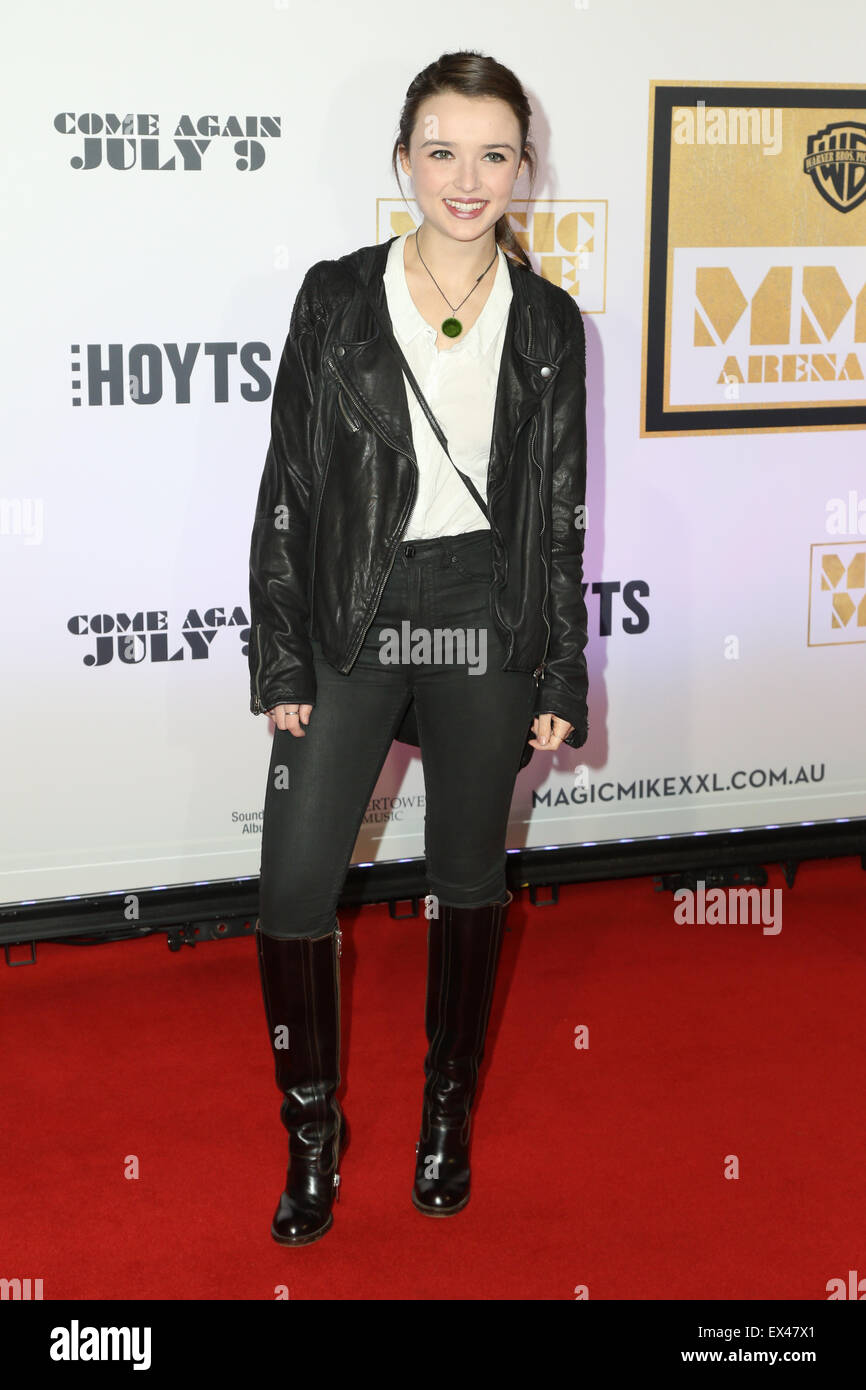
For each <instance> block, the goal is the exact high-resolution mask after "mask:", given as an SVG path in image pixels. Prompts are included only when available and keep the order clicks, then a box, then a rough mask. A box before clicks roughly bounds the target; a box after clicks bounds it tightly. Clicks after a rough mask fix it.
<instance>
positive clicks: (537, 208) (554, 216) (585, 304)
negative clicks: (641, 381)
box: [376, 198, 607, 314]
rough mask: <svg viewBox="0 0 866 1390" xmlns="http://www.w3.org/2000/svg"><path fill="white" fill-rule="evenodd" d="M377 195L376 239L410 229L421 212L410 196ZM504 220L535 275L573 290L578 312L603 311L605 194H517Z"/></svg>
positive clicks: (598, 312)
mask: <svg viewBox="0 0 866 1390" xmlns="http://www.w3.org/2000/svg"><path fill="white" fill-rule="evenodd" d="M408 202H409V209H410V210H409V211H408V212H407V210H406V204H405V203H404V202H403V200H402V199H401V198H378V199H377V200H376V208H377V225H376V232H377V237H376V239H377V241H379V242H383V241H388V239H389V238H390V237H393V236H402V235H403V233H404V232H411V231H412V230H413V229H414V228H415V227H417V226H419V225H420V223H421V220H422V219H421V212H420V209H419V208H418V207H417V206H416V204H415V203H414V201H413V200H411V199H409V200H408ZM508 220H509V222H510V224H511V229H512V231H513V232H514V235H515V236H516V238H517V240H518V241H519V242H520V245H521V246H522V247H523V249H524V251H525V252H526V254H527V255H528V256H529V259H530V260H531V261H532V264H533V265H534V267H535V269H536V270H537V271H538V273H539V275H542V276H543V277H544V279H545V280H550V281H551V282H552V283H553V284H554V285H559V286H560V288H561V289H564V290H567V292H568V293H569V294H572V295H574V297H575V299H577V301H578V303H579V304H580V310H581V313H584V314H603V313H604V308H605V293H606V284H607V199H606V198H605V199H596V200H592V199H591V200H584V199H573V198H542V199H538V198H534V199H531V200H530V199H528V198H525V199H519V198H518V199H515V200H514V202H513V203H512V204H511V206H510V207H509V209H508Z"/></svg>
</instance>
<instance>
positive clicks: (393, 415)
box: [325, 236, 558, 483]
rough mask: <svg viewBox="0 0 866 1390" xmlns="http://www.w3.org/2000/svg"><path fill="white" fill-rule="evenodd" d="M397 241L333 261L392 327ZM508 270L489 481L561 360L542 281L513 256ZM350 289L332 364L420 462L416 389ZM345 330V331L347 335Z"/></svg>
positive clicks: (385, 431) (378, 424) (374, 420)
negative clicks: (411, 394)
mask: <svg viewBox="0 0 866 1390" xmlns="http://www.w3.org/2000/svg"><path fill="white" fill-rule="evenodd" d="M397 239H398V238H397V236H393V237H389V239H388V240H387V241H383V242H380V243H377V244H376V245H373V246H362V247H360V248H359V249H358V250H356V251H351V252H349V253H348V254H347V255H345V256H341V257H340V258H339V259H338V260H336V261H334V262H331V264H332V265H335V266H337V267H341V268H342V267H343V265H344V264H345V265H346V266H347V268H348V269H350V270H351V271H352V272H353V273H354V275H355V276H357V278H358V279H359V280H360V281H361V282H362V284H364V285H365V286H366V288H367V292H368V293H369V294H370V295H371V297H373V298H374V299H375V301H376V304H377V306H378V308H379V310H380V312H381V313H382V314H383V316H384V318H385V321H386V322H388V323H391V322H392V320H391V316H390V313H389V311H388V303H387V298H386V295H385V283H384V274H385V267H386V264H387V260H388V253H389V251H390V249H391V246H392V245H393V243H394V242H395V241H397ZM506 265H507V268H508V273H509V275H510V277H511V291H512V294H511V304H510V307H509V311H508V319H507V322H506V328H505V339H504V342H503V347H502V360H501V364H500V370H499V383H498V388H497V393H496V404H495V407H494V413H493V431H492V438H491V451H490V465H489V471H488V483H492V482H493V480H494V479H495V477H496V476H497V473H498V471H499V470H500V469H501V468H504V466H505V465H506V464H507V462H508V460H509V458H510V457H511V452H512V447H513V443H514V439H515V437H516V435H517V433H518V431H519V430H520V429H521V428H522V427H523V426H524V425H525V423H526V422H527V420H529V419H530V417H531V416H532V415H533V414H534V413H535V411H536V410H537V409H538V407H539V405H540V403H541V400H542V398H543V397H544V396H545V395H546V393H547V392H548V391H549V390H550V388H551V386H552V385H553V383H554V381H555V380H556V377H557V374H558V367H557V365H556V363H555V362H554V361H553V360H552V359H551V358H549V357H546V356H544V347H545V343H546V337H547V335H546V333H545V331H544V322H543V320H544V312H543V310H544V306H543V301H542V300H541V298H540V296H539V295H538V293H537V292H536V288H535V285H534V284H532V283H530V282H532V281H534V280H535V279H536V278H537V277H536V275H535V274H534V272H532V271H527V270H526V269H524V268H523V267H522V266H518V265H516V264H515V263H514V262H513V261H512V260H511V258H510V257H507V256H506ZM349 284H350V285H351V289H352V294H351V298H350V300H349V304H348V306H347V317H346V318H345V320H344V321H340V320H339V319H338V320H337V322H336V324H335V326H334V327H335V331H334V333H333V335H329V344H330V346H329V350H328V352H327V355H326V363H325V365H326V366H327V367H328V368H329V370H331V371H332V372H333V373H334V374H335V375H336V376H338V377H342V378H343V379H344V380H345V381H346V383H347V385H348V387H349V389H350V391H352V392H353V393H354V394H355V396H356V398H357V399H358V400H359V402H360V403H361V405H362V407H363V410H364V413H365V414H366V416H367V417H368V419H369V421H370V423H371V424H372V425H373V427H374V428H375V429H376V431H377V433H379V434H380V435H381V436H382V437H383V438H384V439H385V440H386V441H387V442H388V443H390V444H391V445H393V446H395V447H396V448H397V449H398V450H399V451H400V452H401V453H403V454H406V455H407V456H408V457H409V458H411V459H413V460H415V461H416V463H417V459H415V450H414V447H413V442H412V425H411V420H410V417H409V405H408V401H407V398H406V392H407V391H410V390H411V389H412V388H411V386H409V384H408V382H404V379H403V374H402V372H401V370H400V364H399V362H398V360H397V357H396V356H395V354H394V351H393V349H392V348H391V346H390V344H389V343H388V342H387V341H386V339H385V338H384V337H383V335H382V333H381V331H380V329H379V325H378V323H377V321H376V317H375V315H374V314H373V312H372V310H371V309H369V308H368V307H367V306H366V305H365V304H364V301H363V296H362V295H361V294H360V293H359V290H358V286H357V284H356V283H355V282H354V280H353V279H352V278H351V277H350V278H349ZM343 328H345V330H346V332H345V333H343V332H341V329H343ZM449 443H450V441H449ZM451 452H452V457H453V450H452V451H451Z"/></svg>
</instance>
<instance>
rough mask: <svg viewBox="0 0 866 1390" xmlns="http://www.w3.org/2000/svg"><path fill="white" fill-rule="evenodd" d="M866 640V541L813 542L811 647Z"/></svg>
mask: <svg viewBox="0 0 866 1390" xmlns="http://www.w3.org/2000/svg"><path fill="white" fill-rule="evenodd" d="M853 642H866V543H864V542H863V541H862V540H860V541H841V542H840V541H835V542H830V543H829V544H823V545H813V546H812V555H811V565H810V576H809V636H808V644H809V646H810V647H830V646H847V645H849V644H850V643H853Z"/></svg>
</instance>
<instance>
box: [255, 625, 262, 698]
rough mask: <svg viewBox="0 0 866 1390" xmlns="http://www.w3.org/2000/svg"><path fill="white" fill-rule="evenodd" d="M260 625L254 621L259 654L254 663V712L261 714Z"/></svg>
mask: <svg viewBox="0 0 866 1390" xmlns="http://www.w3.org/2000/svg"><path fill="white" fill-rule="evenodd" d="M261 626H262V625H261V623H256V625H255V629H254V631H255V634H256V651H257V652H258V654H259V659H258V662H257V664H256V714H261V712H262V687H261V675H262V638H261Z"/></svg>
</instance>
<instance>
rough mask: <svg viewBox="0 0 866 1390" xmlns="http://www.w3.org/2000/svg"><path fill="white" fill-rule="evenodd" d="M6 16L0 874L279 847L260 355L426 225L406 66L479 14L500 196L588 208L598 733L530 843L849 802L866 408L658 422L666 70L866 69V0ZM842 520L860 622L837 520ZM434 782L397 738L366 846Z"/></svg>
mask: <svg viewBox="0 0 866 1390" xmlns="http://www.w3.org/2000/svg"><path fill="white" fill-rule="evenodd" d="M9 29H11V31H12V32H11V36H10V41H9V42H8V44H7V46H6V68H7V72H6V80H5V82H4V83H3V90H2V102H3V106H4V130H5V133H6V139H5V141H4V162H5V167H6V199H5V215H4V218H3V230H4V237H5V242H6V246H5V255H4V257H3V273H4V279H5V286H4V288H5V303H6V313H5V322H6V332H5V333H4V334H3V336H2V344H0V351H2V373H3V383H4V388H5V389H4V436H5V438H4V448H3V454H2V485H0V503H2V527H0V559H2V608H0V624H2V630H0V641H2V651H3V669H4V680H3V703H4V712H3V732H2V737H3V748H2V771H3V784H4V785H3V816H4V826H3V835H2V846H0V854H2V860H0V870H2V878H0V900H2V901H3V902H5V903H13V902H17V901H19V900H22V899H41V898H54V897H60V896H63V895H66V894H80V893H97V892H106V891H118V890H124V891H125V890H134V889H137V888H145V887H148V886H151V885H164V884H183V883H193V882H198V881H202V880H214V879H229V878H235V877H238V876H243V875H246V874H251V875H255V874H257V873H258V868H259V853H260V815H261V808H262V805H263V801H264V787H265V777H266V774H267V766H268V757H269V751H270V738H271V736H272V733H271V725H270V723H269V721H268V720H267V719H264V718H254V717H253V716H252V715H251V714H250V713H249V682H248V672H247V661H246V655H245V645H244V643H245V638H246V630H245V629H246V624H247V622H248V619H249V609H248V589H247V560H248V548H249V536H250V530H251V525H252V516H253V509H254V501H255V494H256V489H257V487H258V482H259V477H260V473H261V469H262V465H263V462H264V456H265V451H266V448H267V441H268V429H269V413H270V389H271V382H272V379H273V376H274V373H275V370H276V363H277V361H278V359H279V354H280V351H281V348H282V344H283V341H284V338H285V334H286V331H287V328H288V320H289V315H290V312H291V307H292V303H293V300H294V296H295V293H296V291H297V288H298V285H299V283H300V280H301V278H302V276H303V274H304V272H305V270H306V269H307V267H308V266H309V265H311V264H312V263H313V262H314V261H316V260H319V259H321V258H323V257H332V256H339V255H342V254H343V253H344V252H346V251H349V250H351V249H353V248H355V247H357V246H360V245H365V244H370V243H372V242H374V241H382V240H384V239H386V238H387V237H389V236H391V235H393V233H394V231H399V230H403V227H404V226H405V225H406V224H405V222H402V221H401V220H400V218H401V217H403V216H404V215H405V213H406V207H405V205H404V204H403V203H402V201H401V200H400V194H399V190H398V189H397V187H396V186H395V183H394V181H393V178H392V175H391V170H390V165H389V160H390V151H391V146H392V143H393V140H394V137H395V134H396V122H397V117H398V113H399V109H400V105H401V102H402V99H403V96H404V93H405V90H406V87H407V86H408V84H409V82H410V80H411V79H412V77H413V76H414V75H415V73H416V72H417V71H419V70H420V69H421V68H422V67H424V66H426V64H427V63H429V62H431V61H432V60H433V59H435V58H436V57H437V56H438V55H439V54H440V53H442V52H446V51H448V50H450V49H455V48H476V49H480V50H481V51H482V52H485V53H490V54H492V55H493V56H494V57H496V58H498V59H499V60H500V61H501V62H504V63H506V64H507V65H508V66H510V67H512V68H513V69H514V70H515V71H516V73H517V74H518V76H519V77H520V78H521V80H522V81H523V82H524V84H525V86H526V88H527V91H528V93H529V96H530V101H531V104H532V107H533V111H534V127H533V132H532V133H533V136H534V139H535V142H536V145H537V148H538V151H539V155H540V165H541V168H540V177H539V179H538V181H537V182H536V185H535V187H534V189H533V190H532V194H533V199H534V202H533V203H531V204H527V203H526V201H525V200H526V199H527V197H528V193H529V189H528V185H527V184H526V183H525V182H523V181H521V183H520V184H518V186H517V189H516V190H515V192H516V194H517V195H519V197H518V198H517V199H516V201H515V225H516V226H521V225H523V222H522V221H521V219H522V218H526V217H528V223H527V225H530V226H531V225H533V223H532V217H533V214H534V213H536V212H539V211H545V210H547V211H552V212H553V213H554V222H555V221H556V218H557V217H559V215H560V214H563V215H565V214H569V213H572V214H577V217H579V218H580V219H582V220H581V221H580V222H579V226H580V227H581V229H582V230H581V233H580V245H581V246H582V247H583V248H584V251H583V253H582V254H581V258H580V262H579V265H580V274H581V277H582V278H581V281H580V292H579V293H578V295H577V298H578V303H579V304H580V305H581V307H582V309H583V311H584V317H585V323H586V329H587V346H588V383H589V489H588V502H589V527H588V536H587V544H586V563H585V578H586V581H587V583H588V585H589V588H588V590H587V602H588V608H589V615H590V643H589V648H588V662H589V669H590V675H591V694H590V738H589V742H588V744H587V745H586V746H585V747H584V748H583V749H582V750H580V751H579V752H575V751H573V750H570V749H568V748H565V747H563V748H562V749H560V750H559V751H558V752H557V753H555V754H554V755H552V756H551V755H547V754H543V753H536V754H535V756H534V757H533V759H532V762H531V763H530V765H529V767H528V768H527V769H526V770H525V771H524V772H522V773H521V774H520V776H519V778H518V781H517V785H516V788H515V795H514V801H513V807H512V820H511V827H510V832H509V839H508V844H509V847H518V846H524V845H549V844H557V845H562V844H585V843H592V842H599V841H605V840H615V839H621V838H638V837H643V836H656V835H659V834H662V835H677V834H686V833H692V832H695V831H709V830H714V829H721V828H726V827H737V826H752V825H765V824H783V823H789V822H790V823H795V822H801V821H804V820H814V821H819V820H829V819H833V818H842V817H848V816H854V815H862V814H863V813H864V783H866V776H864V773H866V734H864V724H863V690H864V652H866V597H864V595H866V589H859V588H858V568H857V565H858V563H859V561H858V560H857V558H856V557H857V556H858V555H859V554H860V553H861V552H862V550H863V549H864V542H863V539H862V538H863V535H864V532H866V502H864V499H866V463H864V434H863V432H862V429H860V428H845V429H831V428H822V429H817V430H816V429H813V428H810V429H793V428H782V429H779V430H776V431H770V432H763V431H762V432H745V433H744V432H736V431H735V430H732V429H728V430H725V431H723V432H720V433H701V434H695V433H692V434H685V435H676V434H661V435H659V437H647V436H645V435H642V431H641V420H642V413H641V397H642V323H643V304H644V290H645V284H644V273H645V261H646V250H647V222H646V207H647V168H648V155H649V133H650V132H649V120H648V112H649V106H650V84H651V83H653V82H656V83H659V82H670V83H688V82H692V83H694V82H696V81H698V80H700V81H703V82H706V83H714V82H715V83H721V82H726V83H728V82H729V83H735V82H741V83H788V84H799V83H823V84H827V85H828V86H829V85H833V84H845V85H851V84H855V83H856V82H858V81H859V80H861V79H862V53H863V40H864V39H866V11H864V10H863V8H862V6H860V5H859V4H854V3H847V4H846V3H840V0H826V3H825V4H824V5H823V6H822V8H821V22H820V24H816V23H815V11H814V7H813V6H812V5H811V4H806V3H804V0H790V3H788V4H786V5H784V6H782V5H776V4H772V5H771V4H758V5H756V4H755V3H754V0H748V3H747V2H746V0H730V3H728V4H727V5H725V6H724V7H723V9H721V10H719V9H713V8H712V7H711V8H709V9H707V8H706V7H701V6H695V5H694V4H693V2H692V0H660V3H657V4H653V5H646V4H643V3H641V2H640V0H609V2H608V3H605V2H604V0H590V3H586V4H579V3H578V4H574V3H570V0H562V3H559V2H558V0H541V3H538V4H536V5H534V6H531V7H527V6H526V5H523V4H518V3H517V0H498V3H496V4H490V3H477V2H476V3H473V4H472V5H470V6H467V5H466V4H465V0H439V3H438V4H437V5H436V6H435V7H434V8H433V10H430V9H428V8H423V9H421V10H418V9H413V8H412V7H411V6H406V5H405V4H402V3H397V0H378V3H373V4H371V5H363V6H359V5H354V4H351V5H350V4H335V3H328V2H327V0H324V2H323V3H320V4H316V5H309V4H304V3H298V2H296V0H287V2H286V3H282V4H274V3H252V4H250V3H248V0H243V3H242V2H241V0H208V3H207V4H205V3H200V2H199V0H180V3H178V0H173V3H171V4H169V3H168V0H154V3H152V4H151V5H149V6H148V8H147V11H146V13H144V12H142V10H141V9H140V7H138V6H133V5H131V4H123V3H121V4H117V3H114V2H113V3H108V0H90V3H83V4H79V5H74V6H72V5H68V4H64V3H60V0H47V2H46V3H43V4H41V5H39V6H35V7H31V6H25V5H19V6H18V7H17V9H16V11H15V13H14V14H11V15H9V14H7V32H8V31H9ZM842 34H844V36H845V39H844V42H840V35H842ZM112 113H113V115H115V116H116V117H117V118H118V119H119V120H120V121H121V122H123V121H124V119H126V126H125V128H124V127H121V130H120V131H119V132H118V133H117V138H116V139H115V140H114V141H113V142H108V141H106V139H105V138H104V136H105V131H104V129H103V130H100V129H99V126H100V119H101V120H102V121H104V120H105V119H106V117H108V116H110V115H111V114H112ZM202 118H205V122H206V121H207V118H210V123H209V125H210V127H211V128H212V129H213V132H214V133H213V135H212V137H209V136H208V134H202V133H201V132H202V131H207V130H208V128H209V127H208V124H206V123H203V122H202ZM200 123H201V124H200ZM91 130H92V131H93V135H92V137H91V136H90V135H89V134H88V132H89V131H91ZM112 159H113V160H114V165H113V166H112V164H111V160H112ZM767 163H768V164H769V161H767ZM404 188H405V190H406V192H407V194H408V193H410V191H411V190H410V189H409V187H408V185H406V184H405V183H404ZM521 200H523V201H521ZM864 217H866V204H864V205H863V206H862V207H861V208H860V209H859V210H855V211H853V212H851V213H848V214H847V218H846V219H840V225H841V223H842V222H843V221H844V225H845V226H846V228H847V229H848V230H847V233H846V235H848V236H849V239H851V238H850V233H851V229H852V227H854V225H855V222H854V219H856V218H859V219H860V221H859V227H860V228H863V226H864V222H863V218H864ZM576 221H577V218H574V219H573V223H576ZM535 225H536V226H537V225H538V223H537V222H536V224H535ZM563 225H565V224H563ZM587 228H589V230H587ZM563 235H564V236H566V239H567V234H566V233H565V232H564V233H563ZM853 241H854V243H855V248H856V242H857V238H856V237H854V238H853ZM859 241H860V244H859V250H857V249H855V251H854V252H853V253H852V255H853V257H854V265H853V271H852V273H853V274H855V276H856V274H859V278H860V283H861V284H862V283H864V281H866V261H864V259H863V257H864V252H863V244H864V242H866V235H864V236H862V237H860V239H859ZM696 244H700V243H696ZM539 245H540V243H539ZM587 248H588V249H587ZM537 249H538V248H537V247H533V246H532V245H530V251H531V253H532V254H534V253H535V251H536V250H537ZM540 249H541V251H542V253H543V251H544V247H543V246H540ZM568 249H569V248H568V246H566V247H565V251H566V252H567V251H568ZM571 249H572V250H573V249H574V248H573V247H572V248H571ZM553 250H554V252H556V255H559V254H560V252H562V250H563V248H562V247H558V248H557V247H554V248H553ZM858 256H859V262H858V259H857V258H858ZM555 260H556V256H554V258H553V259H552V260H550V261H549V263H548V264H547V266H546V268H545V273H550V274H554V275H556V274H560V275H561V277H562V280H563V282H564V283H571V284H572V286H573V285H574V283H576V282H575V278H574V274H573V266H574V264H576V263H575V262H574V260H573V258H572V260H571V261H568V259H567V257H566V260H564V261H561V262H556V264H554V261H555ZM536 263H537V264H538V263H539V262H538V261H537V262H536ZM858 266H859V269H858ZM569 267H572V269H569ZM860 272H864V273H860ZM853 313H854V311H853V310H852V315H853ZM852 321H853V318H852ZM654 350H655V348H654V345H653V344H652V343H651V344H650V352H652V351H654ZM856 350H857V351H858V352H859V353H860V356H861V359H862V360H863V361H864V362H866V343H862V342H861V345H860V346H859V347H858V348H856ZM851 391H852V392H853V396H854V397H855V398H857V399H860V400H861V401H862V398H863V396H864V390H863V386H862V382H861V383H857V382H856V381H855V382H853V383H852V385H851ZM833 499H843V500H844V503H845V508H846V515H847V517H848V526H847V531H846V530H845V529H844V528H842V530H841V533H839V534H834V533H833V532H832V530H831V529H828V526H829V525H831V523H828V505H832V502H833ZM861 504H862V505H861ZM838 532H839V528H838V527H837V533H838ZM843 543H844V545H845V546H846V547H848V548H847V549H846V550H845V551H844V555H845V557H846V563H848V562H849V561H850V564H848V592H849V594H850V597H851V600H852V601H853V602H854V605H855V614H856V613H859V614H860V616H859V617H857V616H855V618H854V619H853V620H852V621H850V622H848V623H846V624H845V625H844V631H843V630H840V629H839V628H834V626H833V615H832V611H831V607H830V605H831V604H832V600H833V594H832V592H831V591H830V590H828V589H826V587H825V588H822V586H821V583H820V572H819V571H820V566H818V568H817V569H814V565H815V564H817V561H816V558H815V557H816V556H819V557H820V554H821V553H823V552H820V551H815V550H814V549H813V548H814V547H821V546H823V547H824V548H825V549H826V547H827V546H828V544H830V545H837V546H841V545H842V544H843ZM840 553H841V552H840ZM813 569H814V573H813ZM859 583H860V585H862V584H863V583H864V581H863V580H860V581H859ZM628 586H632V587H631V588H628ZM831 589H832V586H831ZM629 595H630V596H631V597H629ZM861 600H862V602H861ZM858 605H859V608H858ZM118 615H127V617H128V619H129V623H130V625H131V626H130V630H124V626H125V620H124V618H123V617H120V618H119V617H118ZM118 622H119V623H120V625H121V626H120V630H118V626H117V624H118ZM112 624H114V628H113V630H112ZM136 624H137V625H138V629H137V630H136ZM810 624H811V626H810ZM824 639H826V640H824ZM581 766H583V767H584V769H585V771H584V772H583V773H581V771H580V767H581ZM800 768H803V769H804V770H805V772H804V778H803V779H801V780H799V781H796V780H795V778H796V775H797V772H798V770H799V769H800ZM771 769H772V770H775V771H776V772H777V773H778V772H779V770H781V769H785V770H786V774H787V782H786V783H785V784H782V783H780V782H778V781H775V782H773V783H772V784H771V777H770V772H771ZM666 779H667V780H666ZM684 779H686V780H684ZM699 779H703V781H702V782H701V781H699ZM423 792H424V783H423V775H422V769H421V764H420V760H419V758H418V756H417V754H416V753H414V752H413V751H412V750H409V749H407V748H406V747H405V746H404V745H400V744H396V743H395V744H394V746H393V748H392V751H391V754H390V755H389V757H388V760H387V762H386V764H385V767H384V768H383V771H382V774H381V777H380V780H379V784H378V786H377V788H376V792H375V794H374V798H373V800H372V801H371V805H370V809H369V815H368V817H367V820H366V821H365V824H364V826H363V828H362V830H361V833H360V835H359V838H358V842H357V845H356V848H355V853H354V856H353V857H354V861H355V862H365V863H366V862H372V861H381V860H388V859H398V858H404V857H411V856H415V855H420V854H422V853H423V817H424V795H423ZM455 814H459V807H455Z"/></svg>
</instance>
